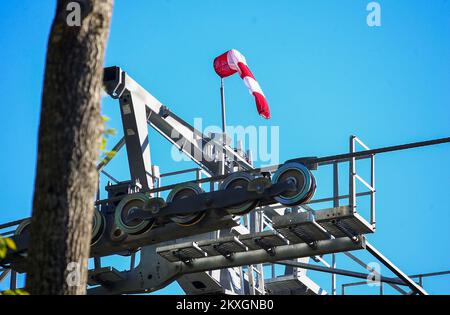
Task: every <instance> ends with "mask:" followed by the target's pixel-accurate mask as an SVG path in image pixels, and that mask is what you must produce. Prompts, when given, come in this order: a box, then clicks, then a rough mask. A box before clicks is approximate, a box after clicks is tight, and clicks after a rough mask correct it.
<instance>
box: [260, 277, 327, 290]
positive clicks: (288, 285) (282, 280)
mask: <svg viewBox="0 0 450 315" xmlns="http://www.w3.org/2000/svg"><path fill="white" fill-rule="evenodd" d="M265 285H266V291H267V293H268V294H271V295H326V294H328V293H327V292H326V291H325V290H323V289H322V288H320V286H318V285H317V284H316V283H315V282H314V281H312V280H311V279H310V278H309V277H307V276H306V275H299V276H295V275H289V276H281V277H276V278H272V279H266V280H265Z"/></svg>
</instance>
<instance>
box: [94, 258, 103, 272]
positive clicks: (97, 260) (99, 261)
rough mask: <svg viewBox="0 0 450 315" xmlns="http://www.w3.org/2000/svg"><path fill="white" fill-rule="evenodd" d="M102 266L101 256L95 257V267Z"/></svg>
mask: <svg viewBox="0 0 450 315" xmlns="http://www.w3.org/2000/svg"><path fill="white" fill-rule="evenodd" d="M101 267H102V258H101V257H98V256H96V257H94V268H95V269H100V268H101Z"/></svg>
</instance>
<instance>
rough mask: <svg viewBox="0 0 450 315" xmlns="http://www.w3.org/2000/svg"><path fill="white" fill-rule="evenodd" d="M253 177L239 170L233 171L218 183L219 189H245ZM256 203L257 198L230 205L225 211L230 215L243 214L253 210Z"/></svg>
mask: <svg viewBox="0 0 450 315" xmlns="http://www.w3.org/2000/svg"><path fill="white" fill-rule="evenodd" d="M253 179H254V177H253V176H252V175H251V174H248V173H244V172H242V173H241V172H239V173H234V174H231V175H230V176H228V177H227V178H225V180H224V181H223V182H222V183H221V184H220V186H219V189H221V190H226V189H245V190H247V188H248V184H249V183H250V182H251V181H252V180H253ZM257 204H258V200H251V201H248V202H244V203H241V204H238V205H235V206H232V207H229V208H227V209H226V210H227V212H228V213H229V214H232V215H244V214H246V213H248V212H249V211H251V210H253V209H254V208H255V207H256V205H257Z"/></svg>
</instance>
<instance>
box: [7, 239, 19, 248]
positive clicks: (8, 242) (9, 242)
mask: <svg viewBox="0 0 450 315" xmlns="http://www.w3.org/2000/svg"><path fill="white" fill-rule="evenodd" d="M5 242H6V247H8V248H9V249H11V250H17V247H16V244H15V243H14V241H13V240H12V239H10V238H5Z"/></svg>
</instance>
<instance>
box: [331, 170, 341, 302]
mask: <svg viewBox="0 0 450 315" xmlns="http://www.w3.org/2000/svg"><path fill="white" fill-rule="evenodd" d="M333 207H335V208H336V207H339V165H338V164H337V163H333ZM331 266H332V268H336V254H335V253H333V254H331ZM331 295H336V274H334V273H333V274H332V275H331Z"/></svg>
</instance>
